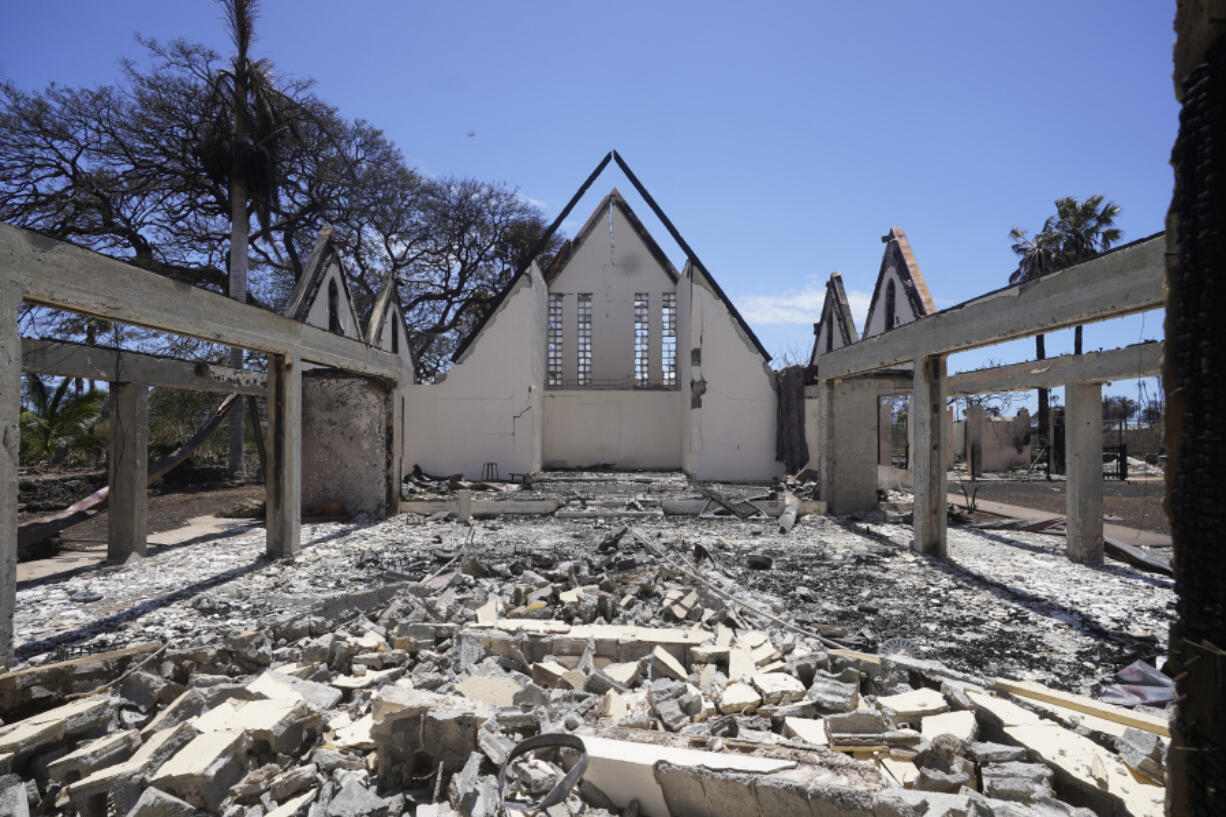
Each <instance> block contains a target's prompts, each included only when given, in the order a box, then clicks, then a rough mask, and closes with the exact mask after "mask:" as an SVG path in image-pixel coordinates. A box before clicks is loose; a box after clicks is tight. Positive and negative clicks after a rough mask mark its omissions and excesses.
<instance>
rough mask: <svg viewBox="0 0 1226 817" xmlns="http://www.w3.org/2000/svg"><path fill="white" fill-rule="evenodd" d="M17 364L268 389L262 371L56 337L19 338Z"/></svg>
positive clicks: (252, 391)
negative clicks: (64, 340) (19, 346)
mask: <svg viewBox="0 0 1226 817" xmlns="http://www.w3.org/2000/svg"><path fill="white" fill-rule="evenodd" d="M21 368H22V370H23V371H27V372H38V373H39V374H50V375H57V376H60V377H79V378H81V379H83V380H105V381H108V382H112V383H114V382H131V381H137V380H140V381H144V382H145V383H146V384H147V385H150V386H162V387H165V388H172V389H191V390H193V391H216V392H237V393H238V394H248V395H251V396H253V397H263V396H264V393H265V391H266V390H267V388H268V384H267V381H268V378H267V377H266V376H265V374H264V373H263V372H249V371H245V370H242V369H231V368H230V367H228V366H216V365H213V364H211V363H202V362H192V361H187V360H175V359H173V358H164V357H157V356H155V355H146V354H142V353H140V352H132V351H128V350H126V349H113V348H108V347H105V346H86V345H85V344H83V343H65V342H63V341H57V340H34V339H31V338H22V341H21Z"/></svg>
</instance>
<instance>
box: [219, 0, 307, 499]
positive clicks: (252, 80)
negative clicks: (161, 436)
mask: <svg viewBox="0 0 1226 817" xmlns="http://www.w3.org/2000/svg"><path fill="white" fill-rule="evenodd" d="M218 2H219V3H220V4H221V6H222V8H223V9H224V10H225V21H226V27H227V28H228V29H229V32H230V40H231V42H232V43H233V44H234V49H235V55H234V58H233V60H231V62H230V66H229V67H228V68H224V69H222V70H220V71H218V72H217V74H216V75H215V76H214V77H213V85H212V88H211V91H210V97H209V111H210V115H209V117H208V118H207V119H206V121H205V122H203V123H202V125H201V129H200V138H199V142H198V144H197V146H196V149H197V152H198V154H199V156H200V159H201V161H202V163H203V165H204V168H205V171H206V172H207V173H208V174H209V176H210V178H212V179H213V181H215V182H217V183H218V184H225V185H227V186H228V189H229V194H230V279H229V290H230V292H229V294H230V297H231V298H235V299H237V300H240V301H246V300H247V245H248V239H249V237H250V232H251V223H250V214H249V209H248V208H249V206H251V205H254V209H255V212H256V215H257V216H258V217H259V219H260V223H261V225H262V226H264V227H265V228H267V227H268V222H269V213H270V211H271V210H272V206H273V204H274V203H275V201H276V198H277V189H278V182H279V177H280V174H279V172H278V167H277V159H278V154H279V148H280V147H281V145H282V143H283V142H284V140H285V139H286V137H287V136H288V135H291V134H292V133H293V130H294V128H293V121H292V117H291V109H292V103H291V102H290V100H289V99H288V97H286V95H285V94H283V93H281V92H280V91H278V90H277V88H276V86H275V85H274V83H273V79H272V64H271V63H269V62H268V60H254V59H252V58H251V54H250V50H251V43H252V41H253V40H254V38H255V35H254V27H255V20H256V17H257V16H258V13H259V9H258V4H257V2H256V0H218ZM230 365H231V366H233V367H235V368H241V367H242V365H243V350H242V349H239V348H234V349H231V350H230ZM229 469H230V473H231V475H232V476H233V475H237V474H239V473H240V472H241V471H242V470H243V412H242V403H241V402H240V403H239V404H237V405H236V406H235V409H234V410H233V411H231V412H230V466H229Z"/></svg>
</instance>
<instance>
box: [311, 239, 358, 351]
mask: <svg viewBox="0 0 1226 817" xmlns="http://www.w3.org/2000/svg"><path fill="white" fill-rule="evenodd" d="M333 281H335V282H336V297H337V302H336V316H337V319H338V320H339V321H340V325H341V334H342V335H344V336H345V337H347V338H355V339H357V340H362V339H363V336H362V330H361V329H359V328H358V316H357V313H356V312H354V309H353V304H352V303H350V302H349V298H348V297H347V296H346V294H345V293H346V290H345V282H344V279H343V278H342V277H341V266H340V264H339V263H337V261H336V257H335V256H332V257H331V258H330V259H329V261H328V266H327V269H326V271H325V272H324V277H323V281H321V282H320V284H319V291H318V292H317V293H316V294H315V300H314V301H313V302H312V303H311V308H310V310H309V311H308V312H307V316H306V322H307V323H309V324H310V325H311V326H318V327H319V328H320V329H328V328H329V326H328V285H329V283H331V282H333Z"/></svg>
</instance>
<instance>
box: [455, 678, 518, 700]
mask: <svg viewBox="0 0 1226 817" xmlns="http://www.w3.org/2000/svg"><path fill="white" fill-rule="evenodd" d="M523 688H524V687H523V684H520V683H518V682H517V681H515V680H514V679H513V678H508V677H503V676H496V675H470V676H469V677H467V678H465V679H464V680H463V681H460V682H459V683H457V684H456V685H455V691H456V692H457V693H458V694H460V695H463V696H464V697H465V698H468V699H470V700H473V701H483V702H485V703H487V704H489V705H490V706H496V707H502V706H512V705H514V703H515V695H516V694H517V693H519V692H520V691H521V690H523Z"/></svg>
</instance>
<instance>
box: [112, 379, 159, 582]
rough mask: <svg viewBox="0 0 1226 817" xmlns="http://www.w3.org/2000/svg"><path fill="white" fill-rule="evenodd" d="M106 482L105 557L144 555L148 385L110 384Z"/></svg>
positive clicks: (115, 560)
mask: <svg viewBox="0 0 1226 817" xmlns="http://www.w3.org/2000/svg"><path fill="white" fill-rule="evenodd" d="M110 460H111V461H110V472H109V475H108V480H109V484H110V487H111V490H110V495H109V496H108V497H107V509H106V557H107V559H109V560H110V561H113V562H122V561H124V560H125V559H127V558H128V557H129V556H131V555H132V554H134V553H135V554H137V555H138V556H144V555H145V546H146V539H147V537H148V535H149V521H148V508H149V491H148V489H147V487H148V482H149V386H148V385H147V384H146V383H145V382H144V381H143V380H134V381H131V382H127V383H112V384H111V456H110Z"/></svg>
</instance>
